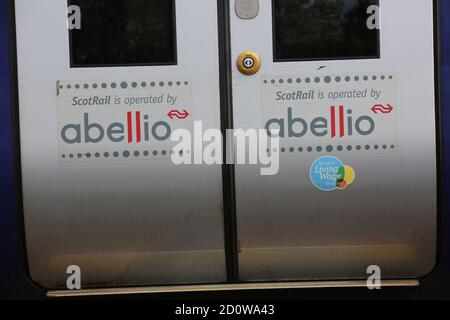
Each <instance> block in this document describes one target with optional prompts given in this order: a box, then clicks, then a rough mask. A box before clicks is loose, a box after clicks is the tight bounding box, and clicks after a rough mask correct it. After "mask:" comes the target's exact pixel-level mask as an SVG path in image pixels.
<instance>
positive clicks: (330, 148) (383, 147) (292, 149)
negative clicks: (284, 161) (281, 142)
mask: <svg viewBox="0 0 450 320" xmlns="http://www.w3.org/2000/svg"><path fill="white" fill-rule="evenodd" d="M395 148H396V146H395V145H394V144H374V145H370V144H356V145H350V144H348V145H337V146H334V145H326V146H322V145H317V146H283V147H280V148H279V151H280V153H287V154H289V153H312V152H316V153H317V152H319V153H325V152H326V153H330V152H334V151H337V152H351V151H388V150H394V149H395ZM270 151H271V150H270V149H267V150H266V152H270ZM273 151H274V152H277V151H278V149H273Z"/></svg>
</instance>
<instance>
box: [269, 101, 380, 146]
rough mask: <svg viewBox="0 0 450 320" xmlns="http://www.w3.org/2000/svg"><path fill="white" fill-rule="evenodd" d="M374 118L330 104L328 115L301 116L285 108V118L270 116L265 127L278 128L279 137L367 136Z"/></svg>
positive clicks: (291, 109)
mask: <svg viewBox="0 0 450 320" xmlns="http://www.w3.org/2000/svg"><path fill="white" fill-rule="evenodd" d="M375 126H376V125H375V120H374V119H373V118H372V117H371V116H369V115H359V116H354V115H353V110H352V109H349V108H346V107H345V106H342V105H341V106H338V107H336V106H331V107H330V108H329V112H328V115H326V114H325V115H323V116H318V117H314V118H312V119H309V120H308V119H306V118H303V117H302V116H301V115H294V114H293V108H292V107H289V108H287V116H286V118H271V119H269V120H268V121H267V122H266V124H265V129H267V130H268V131H269V132H270V129H276V130H279V132H280V133H279V136H280V137H281V138H301V137H304V136H307V135H308V134H310V135H312V136H314V137H330V138H344V137H346V136H353V135H359V136H368V135H370V134H372V133H373V132H374V131H375Z"/></svg>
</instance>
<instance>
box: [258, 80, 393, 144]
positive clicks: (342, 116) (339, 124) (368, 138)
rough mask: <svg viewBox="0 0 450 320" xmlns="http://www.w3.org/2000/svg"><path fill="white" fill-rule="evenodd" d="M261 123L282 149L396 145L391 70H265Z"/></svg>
mask: <svg viewBox="0 0 450 320" xmlns="http://www.w3.org/2000/svg"><path fill="white" fill-rule="evenodd" d="M262 92H263V93H262V104H263V106H262V108H263V111H262V125H263V126H264V127H265V128H267V129H278V130H279V131H280V138H281V139H280V146H281V151H282V152H286V153H294V152H299V151H300V152H302V151H304V152H315V153H330V152H332V151H343V152H344V151H355V152H383V151H388V150H390V151H392V150H395V148H396V147H397V112H398V105H397V101H396V80H395V75H394V74H393V73H389V72H386V73H376V74H374V73H371V74H330V75H323V74H321V75H308V76H284V77H270V76H264V77H263V79H262Z"/></svg>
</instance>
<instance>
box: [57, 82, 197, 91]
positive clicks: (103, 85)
mask: <svg viewBox="0 0 450 320" xmlns="http://www.w3.org/2000/svg"><path fill="white" fill-rule="evenodd" d="M189 85H190V82H189V81H187V80H170V81H156V80H154V81H125V80H122V81H112V82H107V81H105V82H100V83H76V84H73V83H69V84H66V85H62V84H60V85H59V89H60V90H63V89H67V90H88V89H128V88H132V89H138V88H156V87H160V88H163V87H169V88H170V87H181V86H189Z"/></svg>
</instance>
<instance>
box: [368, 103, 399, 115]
mask: <svg viewBox="0 0 450 320" xmlns="http://www.w3.org/2000/svg"><path fill="white" fill-rule="evenodd" d="M393 110H394V107H392V106H391V105H390V104H386V105H385V106H384V105H382V104H376V105H374V106H373V107H372V112H373V113H377V114H378V113H384V114H387V113H391V112H392V111H393Z"/></svg>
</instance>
